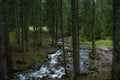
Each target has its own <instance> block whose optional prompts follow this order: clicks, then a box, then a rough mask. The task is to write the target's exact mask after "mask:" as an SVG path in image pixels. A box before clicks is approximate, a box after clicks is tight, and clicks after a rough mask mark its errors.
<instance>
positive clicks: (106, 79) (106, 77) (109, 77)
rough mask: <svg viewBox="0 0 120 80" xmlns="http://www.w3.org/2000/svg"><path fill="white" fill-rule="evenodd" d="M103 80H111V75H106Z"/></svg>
mask: <svg viewBox="0 0 120 80" xmlns="http://www.w3.org/2000/svg"><path fill="white" fill-rule="evenodd" d="M103 80H111V74H106V75H105V76H104V77H103Z"/></svg>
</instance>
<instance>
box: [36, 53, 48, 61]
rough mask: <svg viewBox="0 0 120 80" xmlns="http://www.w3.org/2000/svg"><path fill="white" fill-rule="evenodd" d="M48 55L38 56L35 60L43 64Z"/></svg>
mask: <svg viewBox="0 0 120 80" xmlns="http://www.w3.org/2000/svg"><path fill="white" fill-rule="evenodd" d="M45 57H46V55H41V54H37V55H36V56H35V57H34V58H35V60H36V61H39V62H42V61H43V60H44V59H45Z"/></svg>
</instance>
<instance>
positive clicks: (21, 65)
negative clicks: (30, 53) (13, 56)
mask: <svg viewBox="0 0 120 80" xmlns="http://www.w3.org/2000/svg"><path fill="white" fill-rule="evenodd" d="M16 64H17V65H16V67H14V69H15V70H16V69H20V70H24V69H27V68H28V67H30V66H31V65H32V64H33V63H32V62H31V61H28V60H27V61H25V63H23V62H22V61H17V62H16Z"/></svg>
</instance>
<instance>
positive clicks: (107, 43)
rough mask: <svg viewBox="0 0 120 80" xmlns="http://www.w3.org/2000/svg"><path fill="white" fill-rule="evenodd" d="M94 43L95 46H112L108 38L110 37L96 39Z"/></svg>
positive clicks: (89, 42) (88, 42)
mask: <svg viewBox="0 0 120 80" xmlns="http://www.w3.org/2000/svg"><path fill="white" fill-rule="evenodd" d="M82 43H86V44H89V45H91V44H92V42H91V41H83V42H82ZM95 44H96V47H99V46H108V47H112V46H113V43H112V40H110V39H106V40H96V41H95Z"/></svg>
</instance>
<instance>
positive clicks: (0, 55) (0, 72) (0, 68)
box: [0, 0, 8, 80]
mask: <svg viewBox="0 0 120 80" xmlns="http://www.w3.org/2000/svg"><path fill="white" fill-rule="evenodd" d="M2 7H3V5H2V1H1V0H0V24H1V25H0V78H1V79H2V80H8V75H7V66H6V57H5V47H4V34H3V22H2V19H3V16H2V13H3V10H2Z"/></svg>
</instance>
